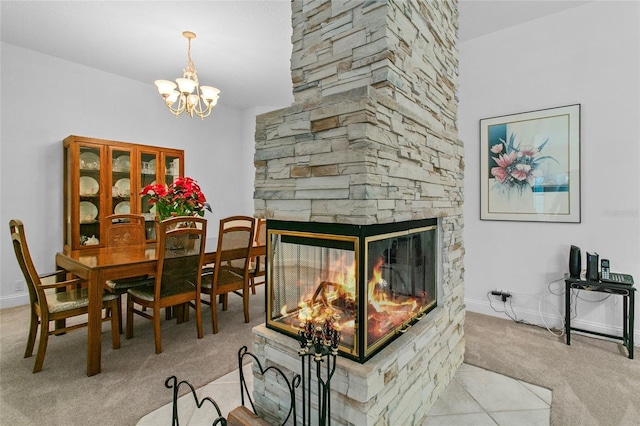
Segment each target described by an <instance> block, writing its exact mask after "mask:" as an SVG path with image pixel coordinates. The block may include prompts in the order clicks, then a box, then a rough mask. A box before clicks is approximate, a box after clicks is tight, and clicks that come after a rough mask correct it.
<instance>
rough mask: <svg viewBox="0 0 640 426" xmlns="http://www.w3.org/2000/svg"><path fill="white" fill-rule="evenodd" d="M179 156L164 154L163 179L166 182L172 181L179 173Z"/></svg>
mask: <svg viewBox="0 0 640 426" xmlns="http://www.w3.org/2000/svg"><path fill="white" fill-rule="evenodd" d="M180 172H181V170H180V158H178V157H174V156H171V155H165V156H164V181H165V182H166V183H167V185H168V184H170V183H172V182H173V181H174V180H176V178H177V177H178V176H182V173H180Z"/></svg>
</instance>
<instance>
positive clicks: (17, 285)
mask: <svg viewBox="0 0 640 426" xmlns="http://www.w3.org/2000/svg"><path fill="white" fill-rule="evenodd" d="M24 284H25V282H24V280H16V283H15V292H16V293H20V292H22V291H24Z"/></svg>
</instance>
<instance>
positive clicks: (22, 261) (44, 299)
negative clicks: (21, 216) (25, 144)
mask: <svg viewBox="0 0 640 426" xmlns="http://www.w3.org/2000/svg"><path fill="white" fill-rule="evenodd" d="M9 230H10V233H11V240H12V241H13V249H14V251H15V253H16V259H17V260H18V264H19V265H20V269H21V270H22V274H23V275H24V280H25V282H26V283H27V288H28V289H29V301H30V305H31V306H30V309H29V311H30V313H31V314H30V316H31V325H30V326H29V337H28V338H27V348H26V350H25V351H24V357H25V358H29V357H30V356H31V355H33V347H34V345H35V342H36V335H37V334H38V326H40V343H39V344H38V353H37V355H36V363H35V365H34V367H33V372H34V373H37V372H38V371H40V370H42V365H43V364H44V356H45V352H46V350H47V343H48V341H49V336H50V335H52V334H53V335H62V334H64V333H66V332H68V331H72V330H75V329H77V328H80V327H84V326H86V325H87V323H86V322H82V323H77V324H73V325H70V326H67V325H66V324H65V325H64V326H61V325H60V323H61V321H60V320H66V319H68V318H72V317H76V316H79V315H83V314H86V313H87V312H88V306H89V297H88V296H89V294H88V290H87V288H86V287H84V288H83V287H82V286H81V284H82V283H84V281H83V280H82V279H80V278H73V279H67V280H65V281H59V282H56V281H57V278H58V277H59V276H61V275H62V274H65V273H66V272H65V271H57V272H54V273H51V274H44V275H38V273H37V271H36V268H35V266H34V264H33V260H32V258H31V254H30V253H29V246H28V245H27V239H26V237H25V232H24V224H23V223H22V221H20V220H18V219H12V220H10V221H9ZM117 301H118V298H117V296H115V295H112V294H105V295H104V296H103V297H102V307H103V309H106V313H105V317H104V318H103V321H107V320H110V321H111V346H112V347H113V349H118V348H119V347H120V333H119V323H118V316H117V315H116V314H115V312H116V311H117V308H116V303H117ZM52 321H58V323H57V324H56V325H57V327H56V328H55V329H54V330H53V331H50V329H49V327H50V325H49V323H50V322H52Z"/></svg>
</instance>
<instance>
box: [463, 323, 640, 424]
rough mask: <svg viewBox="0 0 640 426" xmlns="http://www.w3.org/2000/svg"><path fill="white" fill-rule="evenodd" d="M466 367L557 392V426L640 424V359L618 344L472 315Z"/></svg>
mask: <svg viewBox="0 0 640 426" xmlns="http://www.w3.org/2000/svg"><path fill="white" fill-rule="evenodd" d="M464 330H465V336H466V353H465V362H466V363H467V364H471V365H475V366H478V367H482V368H485V369H487V370H491V371H495V372H497V373H500V374H503V375H506V376H510V377H513V378H515V379H518V380H523V381H525V382H529V383H533V384H535V385H538V386H542V387H546V388H548V389H552V390H553V403H552V404H551V424H552V425H556V426H568V425H581V426H583V425H639V424H640V359H638V358H639V356H638V354H637V353H638V352H640V351H639V350H638V347H636V349H635V352H636V359H634V360H631V359H629V358H627V351H626V349H625V348H624V347H623V346H622V345H621V344H620V343H617V342H612V341H607V340H601V339H595V338H592V337H586V336H581V335H578V334H575V333H572V334H571V346H567V345H566V344H565V339H564V337H562V338H559V337H555V336H553V335H551V334H550V333H549V332H548V331H547V330H545V329H541V328H537V327H533V326H527V325H522V324H517V323H515V322H513V321H511V320H506V319H500V318H496V317H491V316H486V315H481V314H475V313H470V312H467V316H466V320H465V326H464Z"/></svg>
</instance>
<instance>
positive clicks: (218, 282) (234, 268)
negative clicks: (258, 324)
mask: <svg viewBox="0 0 640 426" xmlns="http://www.w3.org/2000/svg"><path fill="white" fill-rule="evenodd" d="M254 231H255V220H254V218H253V217H250V216H231V217H227V218H224V219H221V220H220V227H219V230H218V246H217V250H216V260H215V264H214V266H213V268H206V269H205V270H204V271H203V278H202V293H204V294H208V295H209V300H206V299H202V303H206V304H207V305H210V306H211V325H212V328H213V333H214V334H217V333H218V307H217V303H216V299H219V300H218V302H222V310H223V311H226V310H227V302H228V294H229V293H234V294H237V295H239V296H241V297H242V301H243V309H244V322H245V323H248V322H249V280H250V277H249V260H250V259H249V257H250V250H251V246H252V245H253V235H254Z"/></svg>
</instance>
